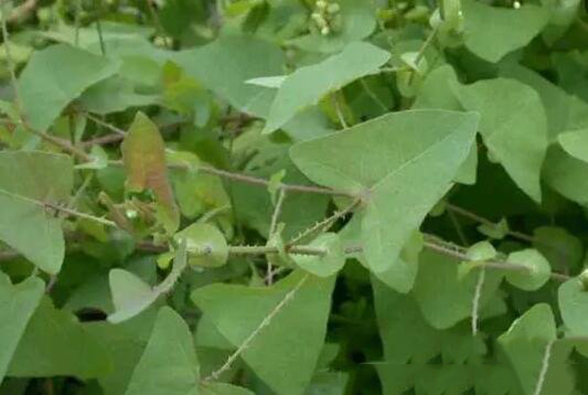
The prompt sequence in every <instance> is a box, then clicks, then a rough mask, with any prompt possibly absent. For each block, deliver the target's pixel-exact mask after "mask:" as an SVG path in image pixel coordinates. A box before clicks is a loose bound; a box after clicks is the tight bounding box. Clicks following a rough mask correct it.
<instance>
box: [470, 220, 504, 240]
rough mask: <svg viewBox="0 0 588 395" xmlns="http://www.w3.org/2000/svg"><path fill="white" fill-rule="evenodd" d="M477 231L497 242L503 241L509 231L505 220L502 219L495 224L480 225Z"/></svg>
mask: <svg viewBox="0 0 588 395" xmlns="http://www.w3.org/2000/svg"><path fill="white" fill-rule="evenodd" d="M477 229H478V232H480V233H482V234H483V235H485V236H488V237H489V238H491V239H497V240H502V239H504V238H505V237H506V236H507V235H508V232H509V231H510V228H509V227H508V221H507V220H506V218H502V219H501V220H500V221H498V222H497V223H495V224H480V225H479V226H478V228H477Z"/></svg>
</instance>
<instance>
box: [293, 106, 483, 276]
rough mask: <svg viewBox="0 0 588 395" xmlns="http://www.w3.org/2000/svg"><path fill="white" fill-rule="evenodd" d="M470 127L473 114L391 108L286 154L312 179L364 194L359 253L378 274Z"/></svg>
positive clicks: (468, 141) (421, 212)
mask: <svg viewBox="0 0 588 395" xmlns="http://www.w3.org/2000/svg"><path fill="white" fill-rule="evenodd" d="M477 124H478V115H477V114H475V113H463V112H454V111H443V110H413V111H404V112H397V113H391V114H387V115H384V116H382V117H380V118H376V119H374V120H371V121H368V122H365V123H362V124H359V125H357V126H354V127H352V128H349V129H347V130H344V131H342V132H339V133H337V134H333V135H330V136H327V137H323V138H319V139H316V140H312V141H307V142H302V143H299V144H296V145H295V146H293V147H292V149H291V151H290V156H291V157H292V160H293V161H294V163H295V164H296V165H297V166H298V167H299V168H300V170H301V171H302V172H303V173H305V174H306V176H308V177H309V178H310V179H311V180H313V181H314V182H316V183H318V184H321V185H325V186H328V187H331V188H334V189H337V190H342V191H346V192H349V193H351V194H355V195H362V196H364V206H365V208H364V210H363V211H361V212H360V215H361V216H362V217H361V241H362V245H363V247H364V255H365V258H366V261H367V263H368V265H369V266H370V268H371V269H372V270H374V271H376V272H383V271H385V270H387V269H389V268H390V267H391V266H392V265H393V264H394V262H395V261H396V258H397V257H398V255H399V253H400V250H401V249H402V246H403V245H404V244H405V243H406V241H407V240H408V238H409V237H410V235H411V233H412V232H413V230H415V229H416V228H418V227H419V226H420V224H421V222H422V221H423V219H424V218H425V216H426V215H427V213H428V212H429V211H430V210H431V209H432V208H433V206H434V205H435V204H436V203H437V201H438V200H439V199H440V198H441V197H442V196H443V194H445V193H446V192H447V190H448V189H449V187H450V185H451V181H452V180H453V179H454V177H455V175H456V173H457V171H458V169H459V167H460V165H461V164H462V163H463V162H464V160H465V159H466V157H467V156H468V154H469V152H470V149H471V148H472V144H473V142H474V138H475V134H476V129H477ZM433 169H434V170H433ZM390 225H392V226H390Z"/></svg>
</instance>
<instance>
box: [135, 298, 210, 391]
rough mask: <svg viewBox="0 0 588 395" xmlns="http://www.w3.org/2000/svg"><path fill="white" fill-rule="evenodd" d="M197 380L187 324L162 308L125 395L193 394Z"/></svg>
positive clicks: (196, 386)
mask: <svg viewBox="0 0 588 395" xmlns="http://www.w3.org/2000/svg"><path fill="white" fill-rule="evenodd" d="M199 380H200V369H199V365H198V360H197V358H196V351H195V349H194V342H193V340H192V334H191V333H190V329H189V328H188V325H187V324H186V323H185V322H184V320H183V319H182V317H181V316H180V315H178V313H176V312H175V311H174V310H172V309H171V308H170V307H167V306H165V307H162V308H161V310H159V313H158V314H157V320H156V321H155V327H154V328H153V332H152V334H151V338H150V339H149V342H148V343H147V347H146V348H145V351H144V352H143V356H142V357H141V359H140V360H139V363H138V364H137V367H136V368H135V371H134V372H133V376H132V378H131V381H130V383H129V387H128V388H127V392H126V395H139V394H140V395H160V394H165V395H197V394H199V393H200V391H199V390H198V383H199Z"/></svg>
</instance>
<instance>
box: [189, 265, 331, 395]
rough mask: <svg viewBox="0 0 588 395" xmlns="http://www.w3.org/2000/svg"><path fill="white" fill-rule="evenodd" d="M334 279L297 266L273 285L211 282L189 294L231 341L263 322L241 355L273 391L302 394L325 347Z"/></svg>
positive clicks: (238, 341)
mask: <svg viewBox="0 0 588 395" xmlns="http://www.w3.org/2000/svg"><path fill="white" fill-rule="evenodd" d="M333 285H334V276H333V277H330V278H326V279H319V278H317V277H314V276H312V275H308V274H305V273H304V272H302V271H297V272H294V273H292V274H291V275H289V276H288V277H287V278H285V279H283V280H281V281H279V282H278V283H276V284H275V285H273V286H271V287H259V288H250V287H245V286H242V285H233V284H220V283H219V284H213V285H209V286H206V287H204V288H201V289H198V290H196V291H195V292H194V293H193V294H192V299H193V301H194V303H196V305H197V306H198V307H199V308H200V309H201V310H202V311H203V312H204V314H206V316H207V317H208V318H209V319H211V320H212V321H213V323H214V324H215V326H216V328H217V329H218V331H219V332H220V333H221V334H222V335H223V336H224V337H225V338H226V339H227V340H229V341H230V342H231V343H232V344H233V345H234V346H235V347H239V346H241V345H242V344H243V342H244V341H245V340H246V339H247V338H248V337H249V336H250V335H251V334H252V333H253V332H254V331H255V330H257V329H258V328H261V329H260V332H259V333H258V335H257V336H255V337H254V338H253V340H251V342H250V343H249V344H248V346H247V347H245V349H244V350H243V352H242V354H241V357H242V358H243V360H244V361H245V363H246V364H247V365H249V367H250V368H251V369H252V370H253V371H254V372H255V374H256V375H257V376H258V377H259V378H260V379H262V380H263V381H264V382H265V383H266V384H267V385H268V386H269V387H270V388H272V389H273V390H274V391H275V392H276V393H279V394H284V395H302V394H304V390H305V388H306V387H307V385H308V384H309V382H310V380H311V378H312V375H313V373H314V370H315V367H316V364H317V361H318V358H319V354H320V351H321V349H322V347H323V343H324V338H325V333H326V324H327V318H328V315H329V310H330V305H331V292H332V290H333ZM291 292H294V293H293V294H292V293H291ZM288 295H292V296H291V297H288ZM284 300H285V302H284ZM280 303H283V304H282V305H281V307H280V306H279V305H280ZM276 308H279V310H278V312H277V313H275V315H274V316H273V318H272V319H271V320H270V322H269V323H268V324H267V325H262V323H263V322H264V319H265V318H266V317H268V315H270V314H271V313H272V312H273V311H275V309H276ZM260 326H261V327H260Z"/></svg>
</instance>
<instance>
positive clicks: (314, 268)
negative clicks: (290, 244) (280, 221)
mask: <svg viewBox="0 0 588 395" xmlns="http://www.w3.org/2000/svg"><path fill="white" fill-rule="evenodd" d="M310 246H311V247H319V248H324V249H325V250H326V253H325V254H324V255H293V256H292V258H293V259H294V262H295V263H296V264H297V265H298V266H300V268H301V269H303V270H305V271H307V272H309V273H312V274H314V275H315V276H319V277H329V276H332V275H333V274H335V273H337V272H338V271H339V270H341V269H342V268H343V265H344V264H345V251H344V250H343V246H342V244H341V240H340V239H339V236H338V235H337V234H336V233H324V234H322V235H320V236H318V237H317V238H316V239H314V240H313V241H312V242H311V243H310Z"/></svg>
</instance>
